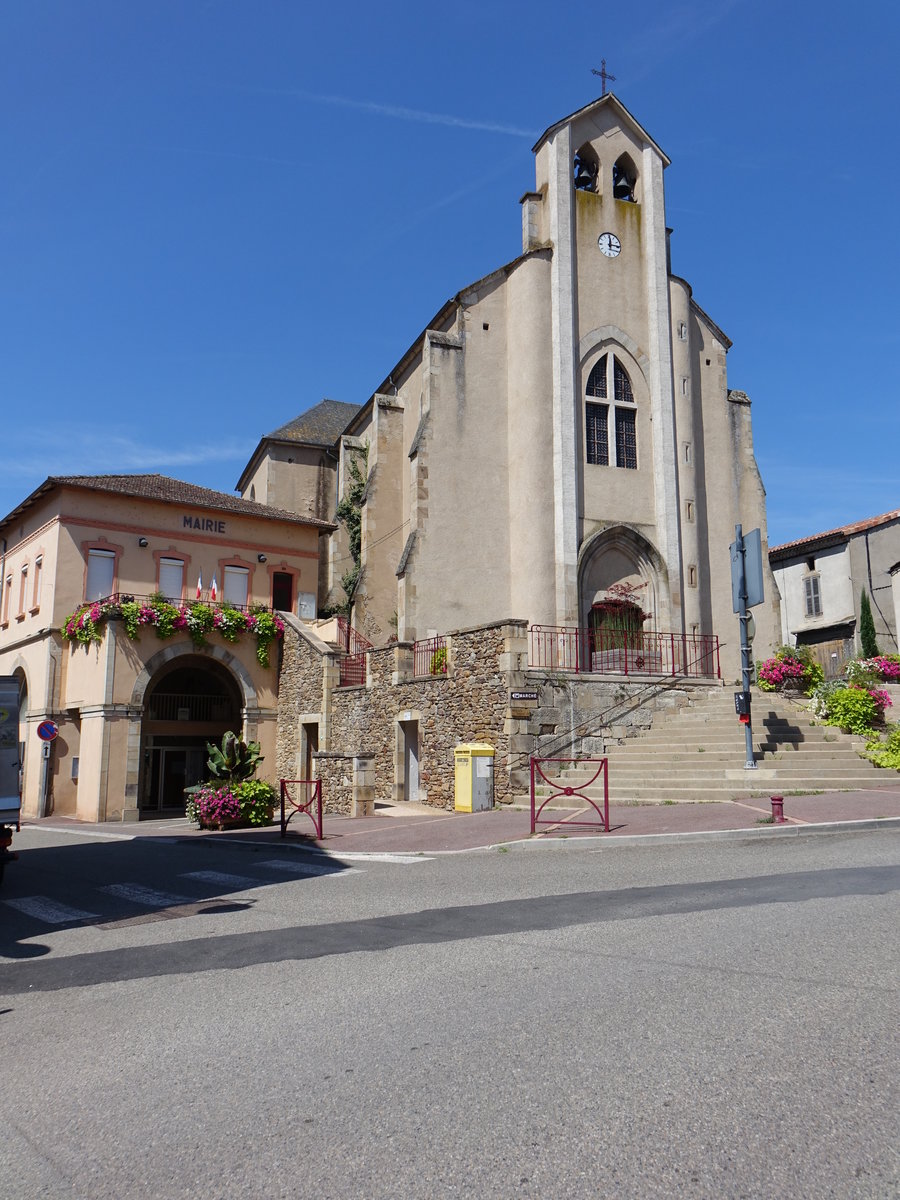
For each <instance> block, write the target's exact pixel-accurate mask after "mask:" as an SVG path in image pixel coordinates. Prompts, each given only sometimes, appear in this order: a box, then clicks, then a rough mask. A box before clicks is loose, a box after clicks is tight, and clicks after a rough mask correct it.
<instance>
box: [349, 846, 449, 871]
mask: <svg viewBox="0 0 900 1200" xmlns="http://www.w3.org/2000/svg"><path fill="white" fill-rule="evenodd" d="M335 861H336V862H377V863H392V864H394V865H395V866H400V867H412V866H415V864H416V863H424V862H433V861H434V859H431V858H429V857H428V856H427V855H425V854H388V853H384V854H374V853H368V852H366V851H364V850H360V851H358V852H357V851H353V852H350V851H347V850H341V851H339V852H338V853H337V854H336V855H335Z"/></svg>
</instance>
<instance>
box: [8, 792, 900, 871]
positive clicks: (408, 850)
mask: <svg viewBox="0 0 900 1200" xmlns="http://www.w3.org/2000/svg"><path fill="white" fill-rule="evenodd" d="M387 811H389V812H390V815H385V814H384V813H377V814H376V815H375V816H372V817H344V816H333V815H329V814H327V813H326V814H325V822H324V837H323V839H322V841H321V842H318V843H317V842H315V841H314V839H313V838H312V837H311V836H309V837H301V836H300V835H303V834H307V833H308V834H309V835H311V834H312V833H313V829H312V824H311V822H310V821H309V820H308V819H307V818H304V817H302V816H300V815H298V816H295V817H294V819H293V820H292V821H291V824H290V826H289V830H288V838H287V843H290V844H292V845H294V846H298V845H303V844H307V845H318V846H319V847H321V849H323V850H326V851H328V852H330V853H332V854H342V853H368V854H372V853H380V854H390V853H393V854H422V853H441V852H444V853H446V852H448V851H451V852H452V851H463V850H475V849H478V848H481V847H487V846H496V845H500V844H507V843H510V842H517V841H523V840H528V839H529V838H530V837H531V813H530V811H529V809H528V807H527V806H524V805H523V806H516V807H512V808H508V807H498V808H495V809H493V810H492V811H490V812H483V813H456V812H447V811H445V810H443V809H437V810H435V811H434V812H427V811H424V806H423V805H415V806H414V811H409V812H408V813H407V812H405V811H404V810H403V807H402V806H400V805H397V806H393V807H391V808H390V809H388V810H387ZM576 815H578V816H581V817H585V816H586V817H587V818H589V819H591V820H593V821H596V820H597V817H596V814H595V813H594V812H593V810H588V811H587V812H586V813H585V812H584V811H583V810H582V812H581V813H577V810H563V809H556V810H554V812H552V813H549V812H547V811H546V810H545V813H544V816H545V817H547V818H548V819H551V820H554V819H555V820H558V824H554V825H546V826H544V825H542V826H539V827H538V833H537V834H536V835H535V839H534V840H535V841H550V840H559V839H561V838H573V839H574V838H583V837H599V838H601V839H604V840H611V839H615V838H617V837H622V836H626V837H635V836H637V837H640V836H647V835H654V834H695V835H696V834H703V833H716V832H721V831H726V830H736V831H741V830H762V829H765V830H766V832H767V833H768V832H769V831H771V832H772V833H777V832H781V831H786V830H788V829H791V828H793V829H794V830H796V829H797V827H798V826H803V825H810V824H813V825H815V824H823V823H831V822H852V821H866V820H870V821H871V820H883V819H887V818H893V819H894V820H896V821H898V822H900V776H898V780H897V787H896V788H884V789H879V790H877V791H868V792H824V793H821V794H819V795H808V796H790V795H787V796H785V797H784V815H785V817H786V818H787V819H788V824H787V825H785V826H782V827H780V830H779V829H774V828H772V827H771V826H769V825H766V824H763V823H762V822H764V820H765V818H766V817H771V805H770V803H769V801H768V800H767V799H766V798H765V797H756V798H754V799H752V800H740V801H737V800H735V801H730V802H727V803H725V802H723V803H710V804H642V805H619V806H617V805H610V810H609V817H610V832H609V834H604V833H603V831H602V829H600V828H597V827H594V828H584V827H578V826H576V825H574V824H573V820H574V818H575V817H576ZM892 823H893V822H892ZM25 824H26V825H28V826H31V827H33V828H40V827H44V828H55V829H60V830H63V829H65V830H70V831H74V830H78V831H79V832H83V833H86V834H90V833H93V834H95V835H99V836H105V837H123V836H124V837H154V836H155V837H166V838H172V837H178V838H181V837H189V838H198V837H199V838H216V839H217V840H218V839H222V840H226V841H232V840H233V841H243V842H246V841H248V840H250V841H253V842H267V843H280V842H281V836H280V829H279V827H278V825H275V826H268V827H266V828H263V829H241V830H226V831H224V832H222V833H208V832H205V831H201V830H198V829H196V828H195V827H193V826H192V825H189V824H188V823H187V821H186V820H185V819H184V818H181V819H174V820H159V821H142V822H140V823H138V824H127V825H123V824H121V823H119V822H103V823H100V824H87V823H85V822H79V821H73V820H71V819H67V818H62V817H47V818H45V819H44V820H42V821H37V820H26V821H25ZM282 844H286V843H282Z"/></svg>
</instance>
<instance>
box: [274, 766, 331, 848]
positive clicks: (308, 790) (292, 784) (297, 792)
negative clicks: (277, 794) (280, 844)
mask: <svg viewBox="0 0 900 1200" xmlns="http://www.w3.org/2000/svg"><path fill="white" fill-rule="evenodd" d="M288 808H291V809H293V811H292V812H291V813H290V815H287V810H288ZM297 813H305V814H306V816H308V817H309V819H310V820H311V821H312V823H313V826H314V828H315V831H316V837H317V838H318V839H319V841H321V840H322V780H321V779H282V780H281V836H282V837H287V827H288V823H289V822H290V821H291V820H293V818H294V817H295V816H296V815H297Z"/></svg>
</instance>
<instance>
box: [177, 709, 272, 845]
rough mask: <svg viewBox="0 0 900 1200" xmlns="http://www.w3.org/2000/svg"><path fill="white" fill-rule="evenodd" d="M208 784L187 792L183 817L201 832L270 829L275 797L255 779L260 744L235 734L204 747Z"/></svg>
mask: <svg viewBox="0 0 900 1200" xmlns="http://www.w3.org/2000/svg"><path fill="white" fill-rule="evenodd" d="M206 749H207V751H208V753H209V758H208V759H207V762H206V770H207V773H208V776H209V778H208V780H207V782H206V783H203V784H197V785H196V786H195V787H191V788H188V789H187V794H186V803H185V815H186V816H187V818H188V820H189V821H194V822H195V823H196V824H197V825H199V826H200V828H201V829H224V828H226V827H227V826H233V825H269V824H271V822H272V818H273V815H274V812H275V801H276V794H275V789H274V788H273V787H272V785H271V784H270V783H265V782H263V780H261V779H254V778H253V777H254V775H255V774H256V772H257V769H258V767H259V764H260V763H261V762H262V755H261V754H260V752H259V742H245V741H244V740H243V738H242V737H241V736H240V734H238V733H233V732H230V731H229V732H228V733H225V734H223V735H222V744H221V746H217V745H216V744H215V742H209V743H208V744H207V747H206Z"/></svg>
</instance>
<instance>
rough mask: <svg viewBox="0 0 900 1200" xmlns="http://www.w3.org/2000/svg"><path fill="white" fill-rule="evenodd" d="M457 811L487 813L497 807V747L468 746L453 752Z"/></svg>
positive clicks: (476, 744)
mask: <svg viewBox="0 0 900 1200" xmlns="http://www.w3.org/2000/svg"><path fill="white" fill-rule="evenodd" d="M453 765H454V783H455V790H454V808H455V809H456V811H457V812H486V811H487V810H488V809H490V808H493V807H494V747H493V746H489V745H487V743H486V742H464V743H463V744H462V745H460V746H457V747H456V749H455V750H454V751H453Z"/></svg>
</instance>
